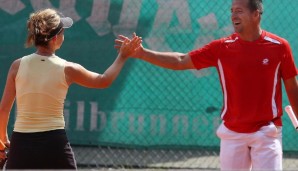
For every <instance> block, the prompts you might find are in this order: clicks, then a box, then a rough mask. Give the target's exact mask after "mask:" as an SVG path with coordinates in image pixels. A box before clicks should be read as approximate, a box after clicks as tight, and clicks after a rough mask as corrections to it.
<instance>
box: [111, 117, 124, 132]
mask: <svg viewBox="0 0 298 171" xmlns="http://www.w3.org/2000/svg"><path fill="white" fill-rule="evenodd" d="M123 119H125V118H124V112H112V113H111V120H112V132H113V133H120V131H119V127H120V126H118V123H119V122H124V121H123Z"/></svg>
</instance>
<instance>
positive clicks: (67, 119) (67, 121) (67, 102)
mask: <svg viewBox="0 0 298 171" xmlns="http://www.w3.org/2000/svg"><path fill="white" fill-rule="evenodd" d="M69 107H70V101H68V100H66V101H65V102H64V111H63V113H64V121H65V129H70V127H69V123H70V118H69V117H70V111H69V109H68V108H69Z"/></svg>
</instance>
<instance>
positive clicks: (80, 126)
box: [76, 101, 85, 131]
mask: <svg viewBox="0 0 298 171" xmlns="http://www.w3.org/2000/svg"><path fill="white" fill-rule="evenodd" d="M84 113H85V103H84V102H83V101H77V124H76V130H77V131H84Z"/></svg>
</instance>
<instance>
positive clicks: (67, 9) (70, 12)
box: [30, 0, 81, 21]
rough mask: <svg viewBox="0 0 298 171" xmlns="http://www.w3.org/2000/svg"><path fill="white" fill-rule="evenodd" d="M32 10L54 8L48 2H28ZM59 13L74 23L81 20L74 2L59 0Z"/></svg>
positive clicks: (45, 0) (41, 0)
mask: <svg viewBox="0 0 298 171" xmlns="http://www.w3.org/2000/svg"><path fill="white" fill-rule="evenodd" d="M30 1H31V4H32V7H33V9H34V10H35V11H36V10H40V9H43V8H55V7H54V6H53V5H52V4H51V2H50V1H49V0H30ZM59 2H60V6H59V11H61V12H63V14H64V15H65V16H68V17H71V18H72V19H73V20H74V21H78V20H80V19H81V17H80V16H79V14H78V13H77V11H76V9H75V5H76V0H60V1H59Z"/></svg>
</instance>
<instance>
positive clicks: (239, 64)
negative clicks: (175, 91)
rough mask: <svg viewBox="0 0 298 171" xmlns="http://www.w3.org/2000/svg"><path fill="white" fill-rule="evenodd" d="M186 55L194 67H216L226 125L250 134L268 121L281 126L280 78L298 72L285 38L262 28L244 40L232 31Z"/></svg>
mask: <svg viewBox="0 0 298 171" xmlns="http://www.w3.org/2000/svg"><path fill="white" fill-rule="evenodd" d="M189 55H190V57H191V59H192V62H193V64H194V66H195V67H196V68H197V69H202V68H206V67H216V68H217V71H218V73H219V77H220V81H221V86H222V90H223V98H224V99H223V102H224V104H223V108H222V113H221V118H222V119H223V121H224V124H225V126H226V127H228V128H229V129H231V130H233V131H235V132H240V133H251V132H255V131H257V130H259V129H260V127H262V126H265V125H268V124H269V123H270V122H274V124H275V125H277V126H281V125H282V120H281V116H282V113H283V112H282V84H281V81H282V79H283V80H287V79H289V78H293V77H295V76H296V75H297V74H298V72H297V69H296V66H295V63H294V58H293V55H292V51H291V49H290V46H289V43H288V42H287V41H286V40H285V39H283V38H281V37H278V36H276V35H274V34H272V33H269V32H266V31H264V30H263V31H262V34H261V36H260V38H259V39H258V40H256V41H253V42H248V41H244V40H241V39H240V37H239V36H238V35H237V33H234V34H232V35H230V36H229V37H225V38H221V39H219V40H215V41H212V42H211V43H209V44H207V45H205V46H204V47H202V48H200V49H197V50H194V51H191V52H190V53H189Z"/></svg>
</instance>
